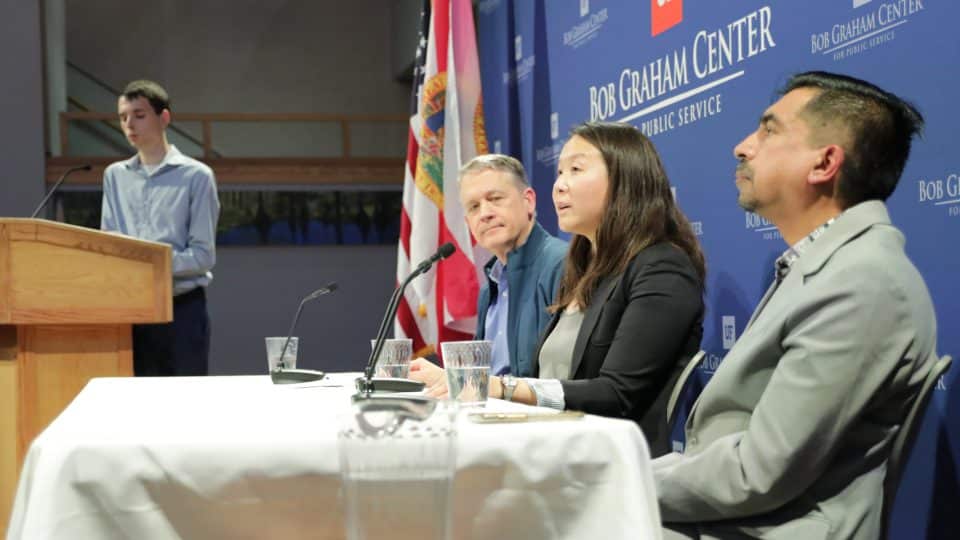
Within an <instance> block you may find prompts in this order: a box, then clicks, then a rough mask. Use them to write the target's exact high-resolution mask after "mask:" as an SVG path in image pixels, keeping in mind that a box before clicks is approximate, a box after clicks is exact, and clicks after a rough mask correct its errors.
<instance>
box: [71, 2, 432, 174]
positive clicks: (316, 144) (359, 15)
mask: <svg viewBox="0 0 960 540" xmlns="http://www.w3.org/2000/svg"><path fill="white" fill-rule="evenodd" d="M152 6H153V8H152V10H151V11H146V10H143V9H141V8H134V7H132V5H131V4H130V3H129V2H125V1H121V0H100V1H97V2H82V1H79V0H67V5H66V10H67V23H66V40H67V57H68V58H69V60H70V61H71V62H73V63H75V64H76V65H78V66H80V67H82V68H83V69H84V70H86V71H88V72H90V73H92V74H94V75H95V76H96V77H98V78H100V79H102V80H103V81H104V82H106V83H108V84H109V85H110V86H112V87H114V88H123V86H124V85H125V84H126V83H127V82H129V81H130V80H132V79H137V78H148V79H154V80H156V81H158V82H160V83H161V84H162V85H164V86H165V87H166V89H167V90H168V92H170V95H171V97H172V98H173V107H172V110H173V112H174V118H176V112H177V111H181V112H255V113H284V112H317V113H342V114H383V113H405V112H406V111H407V110H408V100H409V97H410V91H409V84H407V83H399V82H395V81H394V79H393V72H392V71H393V68H392V63H391V50H392V49H393V48H394V46H393V45H392V43H393V38H392V35H393V31H392V29H391V21H392V20H393V19H394V17H395V16H396V15H395V14H392V13H391V9H390V4H389V3H387V2H383V1H382V0H352V1H350V2H333V1H317V2H313V1H306V0H288V1H271V2H262V1H258V0H210V1H204V2H196V1H191V0H166V1H164V2H156V3H153V4H152ZM408 50H409V52H408V54H410V55H411V56H412V54H413V50H414V49H413V45H412V44H411V46H410V47H409V49H408ZM100 107H102V104H100V103H98V104H97V108H100ZM107 110H112V108H109V109H107ZM286 126H287V127H288V128H289V129H282V128H279V127H276V125H273V126H250V125H247V126H241V125H234V126H231V125H228V124H216V125H215V126H214V128H213V131H214V141H215V148H216V149H217V150H218V151H221V152H222V153H224V155H243V156H249V155H264V153H268V154H270V155H334V154H339V151H340V150H339V147H340V143H339V137H340V132H339V129H337V128H336V126H334V125H330V124H313V125H312V126H306V127H305V126H303V125H299V124H286ZM183 127H185V129H188V130H191V131H192V132H194V133H195V134H196V135H199V128H198V126H190V125H187V126H183ZM357 130H358V131H362V133H358V135H357V137H358V138H359V139H360V140H358V141H356V143H355V146H356V147H357V151H358V154H359V155H365V154H366V155H370V154H378V155H384V153H385V152H386V153H387V155H402V154H403V152H404V149H405V147H404V144H405V141H406V138H405V127H404V125H403V124H398V125H395V126H391V127H390V128H387V129H386V130H384V129H376V128H371V127H369V126H367V127H364V126H360V127H358V128H357Z"/></svg>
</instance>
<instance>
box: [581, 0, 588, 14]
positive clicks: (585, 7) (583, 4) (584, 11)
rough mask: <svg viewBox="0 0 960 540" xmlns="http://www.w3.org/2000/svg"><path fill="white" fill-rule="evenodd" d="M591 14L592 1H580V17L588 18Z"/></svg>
mask: <svg viewBox="0 0 960 540" xmlns="http://www.w3.org/2000/svg"><path fill="white" fill-rule="evenodd" d="M587 13H590V0H580V16H581V17H586V16H587Z"/></svg>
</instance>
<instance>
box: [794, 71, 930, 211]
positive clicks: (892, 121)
mask: <svg viewBox="0 0 960 540" xmlns="http://www.w3.org/2000/svg"><path fill="white" fill-rule="evenodd" d="M797 88H816V89H818V90H820V92H819V93H818V94H817V95H816V96H814V98H813V99H811V100H810V101H809V102H808V103H807V106H806V107H805V108H804V110H803V111H802V112H801V114H802V115H803V116H804V117H805V118H806V119H807V123H808V124H809V125H810V128H811V130H812V131H813V137H814V138H817V137H820V136H823V135H825V134H824V133H823V131H824V130H823V128H825V127H827V126H836V127H840V128H841V129H842V130H844V131H846V132H847V133H848V140H845V141H842V142H837V143H836V144H839V145H840V146H841V147H843V149H844V154H845V159H844V162H843V165H841V167H840V177H839V187H838V193H839V195H840V199H841V202H842V203H843V205H844V206H845V207H847V208H849V207H851V206H853V205H855V204H858V203H861V202H863V201H866V200H871V199H879V200H882V201H885V200H887V197H889V196H890V194H891V193H893V190H894V189H896V187H897V182H898V181H899V180H900V175H901V174H902V173H903V167H904V165H905V164H906V162H907V157H909V155H910V143H911V140H912V139H913V136H914V135H917V134H919V133H920V132H921V131H922V130H923V116H921V114H920V112H919V111H917V109H916V107H914V106H913V105H911V104H910V103H908V102H907V101H905V100H903V99H901V98H899V97H897V96H895V95H893V94H891V93H889V92H887V91H885V90H882V89H880V88H879V87H877V86H875V85H873V84H870V83H868V82H866V81H862V80H860V79H855V78H853V77H847V76H846V75H838V74H835V73H826V72H823V71H808V72H806V73H799V74H797V75H794V76H793V77H791V78H790V80H789V81H787V84H786V86H785V87H784V88H783V90H781V94H786V93H788V92H790V91H791V90H795V89H797Z"/></svg>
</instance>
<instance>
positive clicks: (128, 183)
mask: <svg viewBox="0 0 960 540" xmlns="http://www.w3.org/2000/svg"><path fill="white" fill-rule="evenodd" d="M219 217H220V201H219V199H218V198H217V185H216V180H215V179H214V176H213V171H212V170H211V169H210V167H208V166H206V165H204V164H203V163H201V162H199V161H197V160H195V159H193V158H191V157H188V156H185V155H183V154H181V153H180V151H179V150H177V148H176V147H175V146H173V145H171V146H170V149H169V151H167V154H166V155H165V156H164V157H163V161H161V162H160V164H159V166H158V167H157V168H156V170H154V171H153V173H152V174H148V172H147V170H146V169H145V168H144V166H143V164H142V163H141V162H140V157H139V156H134V157H132V158H131V159H128V160H126V161H118V162H116V163H113V164H111V165H110V166H109V167H107V169H106V171H104V173H103V210H102V213H101V218H100V228H101V229H103V230H104V231H114V232H119V233H121V234H125V235H127V236H133V237H135V238H140V239H143V240H151V241H154V242H163V243H165V244H169V245H170V246H171V247H172V250H173V262H172V267H173V294H174V296H176V295H178V294H183V293H185V292H188V291H190V290H192V289H195V288H196V287H206V286H207V285H209V284H210V281H211V280H213V273H212V272H211V270H212V269H213V265H214V263H215V262H216V245H215V240H216V233H217V219H218V218H219Z"/></svg>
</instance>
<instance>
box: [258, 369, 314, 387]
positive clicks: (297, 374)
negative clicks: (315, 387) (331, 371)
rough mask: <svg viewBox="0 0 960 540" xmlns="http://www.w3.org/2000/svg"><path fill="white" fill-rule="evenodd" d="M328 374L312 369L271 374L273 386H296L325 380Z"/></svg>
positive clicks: (282, 370) (286, 370)
mask: <svg viewBox="0 0 960 540" xmlns="http://www.w3.org/2000/svg"><path fill="white" fill-rule="evenodd" d="M325 376H326V373H324V372H322V371H314V370H312V369H277V370H274V371H271V372H270V380H272V381H273V384H296V383H305V382H314V381H319V380H320V379H323V378H324V377H325Z"/></svg>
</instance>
